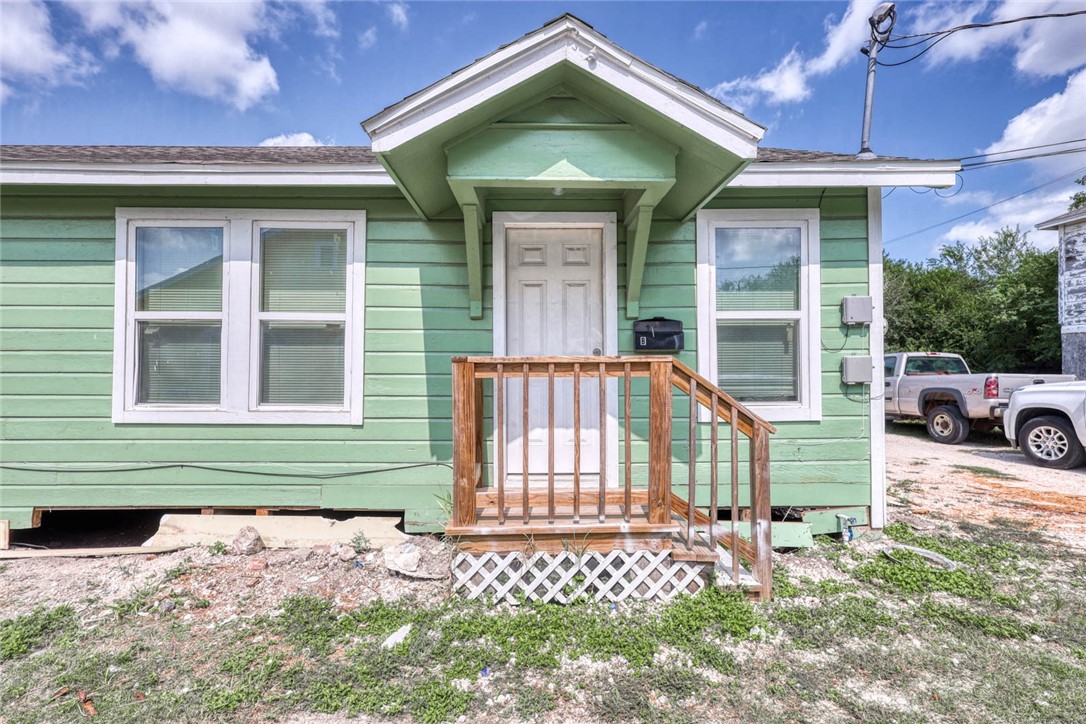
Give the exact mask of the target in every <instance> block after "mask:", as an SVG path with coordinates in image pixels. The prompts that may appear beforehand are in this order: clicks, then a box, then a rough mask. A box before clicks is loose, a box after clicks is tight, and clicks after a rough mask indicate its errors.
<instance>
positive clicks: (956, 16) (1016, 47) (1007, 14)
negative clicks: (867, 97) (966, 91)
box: [886, 0, 1086, 78]
mask: <svg viewBox="0 0 1086 724" xmlns="http://www.w3.org/2000/svg"><path fill="white" fill-rule="evenodd" d="M989 7H990V6H989V4H988V3H984V2H953V3H944V2H928V3H925V4H924V5H921V6H919V7H918V8H917V10H916V12H915V13H914V14H913V15H912V16H911V17H909V18H908V21H909V22H908V24H907V25H905V24H904V23H903V25H905V27H907V31H906V30H903V29H899V30H898V32H908V33H926V32H933V31H936V30H945V29H949V28H953V27H957V26H959V25H965V24H968V23H974V22H992V21H999V20H1010V19H1013V18H1020V17H1024V16H1028V15H1045V14H1049V13H1064V12H1074V11H1078V10H1082V9H1083V4H1082V3H1081V2H1059V1H1056V0H1034V1H1029V2H1026V1H1024V0H1004V2H1002V3H999V4H998V5H996V6H994V9H992V11H991V12H990V13H989V12H986V11H987V10H988V9H989ZM1083 37H1086V16H1077V17H1070V18H1048V19H1043V20H1030V21H1026V22H1023V23H1015V24H1011V25H1001V26H995V27H987V28H975V29H970V30H962V31H959V32H957V33H954V34H953V35H950V36H948V37H947V38H946V40H942V41H940V42H939V44H938V45H936V46H934V47H933V48H932V50H931V52H929V53H927V54H926V55H925V56H924V61H925V64H926V65H927V66H928V67H938V66H940V65H943V64H945V63H947V62H964V61H977V60H984V59H987V58H988V57H990V56H991V54H992V53H993V52H994V51H996V50H998V49H1001V48H1008V49H1010V50H1011V51H1012V52H1013V53H1014V67H1015V70H1017V71H1018V72H1019V73H1022V74H1025V75H1032V76H1038V77H1043V78H1049V77H1053V76H1058V75H1063V74H1064V73H1067V72H1069V71H1072V70H1075V69H1076V68H1080V67H1082V66H1083V65H1086V42H1083ZM919 49H920V46H918V47H916V48H912V49H902V50H890V51H886V53H887V55H886V58H887V60H890V55H891V54H892V55H893V56H894V58H895V59H896V58H897V57H898V56H900V57H901V59H905V58H907V57H909V56H911V55H912V54H913V53H914V52H915V51H916V50H919Z"/></svg>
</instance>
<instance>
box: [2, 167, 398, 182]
mask: <svg viewBox="0 0 1086 724" xmlns="http://www.w3.org/2000/svg"><path fill="white" fill-rule="evenodd" d="M0 184H22V185H72V186H84V185H85V186H395V183H394V182H393V180H392V178H391V177H390V176H389V175H388V172H387V171H385V169H384V168H382V167H381V166H379V165H376V164H374V165H366V166H354V165H347V164H323V163H322V164H301V163H291V164H266V163H261V164H233V163H232V164H200V163H192V164H189V163H145V164H120V163H116V164H114V163H64V162H55V161H5V162H0Z"/></svg>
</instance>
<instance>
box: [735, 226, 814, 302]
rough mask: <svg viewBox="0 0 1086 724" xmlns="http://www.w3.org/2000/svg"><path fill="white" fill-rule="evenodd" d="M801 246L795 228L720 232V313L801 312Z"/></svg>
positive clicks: (798, 234) (798, 231)
mask: <svg viewBox="0 0 1086 724" xmlns="http://www.w3.org/2000/svg"><path fill="white" fill-rule="evenodd" d="M801 243H802V236H801V234H800V230H799V229H797V228H795V227H792V228H779V229H771V228H762V227H749V228H738V227H721V228H718V229H716V309H717V311H718V312H729V311H754V310H759V311H767V310H796V309H799V308H800V299H799V290H800V283H799V273H800V245H801Z"/></svg>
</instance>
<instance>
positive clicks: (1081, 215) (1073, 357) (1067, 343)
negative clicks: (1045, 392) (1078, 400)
mask: <svg viewBox="0 0 1086 724" xmlns="http://www.w3.org/2000/svg"><path fill="white" fill-rule="evenodd" d="M1037 228H1038V229H1040V230H1042V231H1053V230H1055V231H1059V233H1060V286H1059V289H1060V332H1061V336H1062V338H1063V372H1064V373H1066V374H1072V375H1075V376H1076V377H1078V378H1079V379H1080V380H1082V379H1086V208H1082V209H1077V210H1075V211H1070V212H1068V213H1066V214H1062V215H1060V216H1057V217H1056V218H1054V219H1049V220H1048V221H1045V222H1042V223H1040V224H1037Z"/></svg>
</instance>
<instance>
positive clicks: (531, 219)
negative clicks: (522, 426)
mask: <svg viewBox="0 0 1086 724" xmlns="http://www.w3.org/2000/svg"><path fill="white" fill-rule="evenodd" d="M510 226H513V227H516V226H525V227H535V228H561V227H563V226H571V227H580V228H585V227H596V228H599V229H601V230H602V231H603V260H602V261H603V269H602V273H603V279H602V287H603V354H604V356H606V357H617V356H618V221H617V215H616V214H615V213H614V212H604V213H595V212H543V211H539V212H535V211H533V212H518V211H504V212H501V211H499V212H495V213H494V216H493V223H492V241H493V254H492V257H493V261H492V274H493V277H492V278H493V280H494V281H493V290H492V293H493V299H494V330H493V335H494V346H493V354H494V356H495V357H504V356H505V355H506V354H507V349H508V347H507V345H506V296H507V295H506V271H507V270H506V236H505V230H506V228H508V227H510ZM496 405H497V403H495V408H494V417H495V419H496V418H497V407H496ZM606 433H607V479H608V480H609V481H610V484H611V485H615V484H616V483H617V481H618V381H617V380H609V381H608V387H607V430H606ZM496 455H497V439H496V438H495V440H494V442H493V443H492V444H491V459H492V460H494V459H496Z"/></svg>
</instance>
